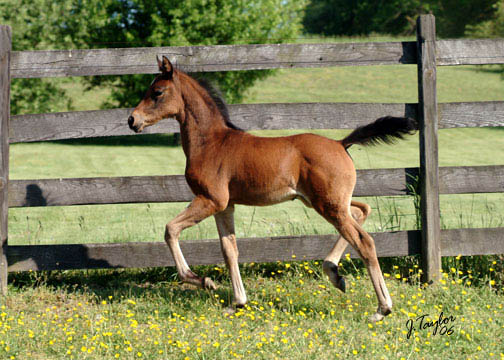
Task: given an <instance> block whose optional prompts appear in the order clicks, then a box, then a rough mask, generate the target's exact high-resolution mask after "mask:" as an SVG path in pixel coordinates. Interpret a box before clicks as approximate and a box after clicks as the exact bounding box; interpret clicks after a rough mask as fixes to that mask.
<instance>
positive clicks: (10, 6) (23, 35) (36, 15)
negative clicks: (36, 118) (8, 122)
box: [0, 0, 71, 114]
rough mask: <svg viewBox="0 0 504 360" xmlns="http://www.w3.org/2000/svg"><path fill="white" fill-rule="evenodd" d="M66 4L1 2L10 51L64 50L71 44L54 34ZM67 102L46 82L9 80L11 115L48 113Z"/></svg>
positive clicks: (0, 21)
mask: <svg viewBox="0 0 504 360" xmlns="http://www.w3.org/2000/svg"><path fill="white" fill-rule="evenodd" d="M69 3H70V2H69V1H59V2H58V3H57V4H56V2H51V1H46V0H2V1H1V2H0V24H2V25H9V26H11V28H12V50H15V51H19V50H42V49H44V50H45V49H55V48H58V47H59V48H65V47H66V46H71V41H68V39H65V38H63V37H62V36H61V33H59V32H58V31H57V29H58V28H59V27H60V22H61V19H62V17H63V15H64V13H65V11H68V6H69ZM62 102H66V103H67V104H68V103H69V102H70V100H69V99H68V97H66V96H65V92H64V91H63V90H61V89H60V88H59V87H58V86H57V85H56V84H55V83H54V81H51V80H48V79H13V80H12V83H11V113H13V114H19V113H34V112H40V113H41V112H50V111H52V110H53V108H54V106H55V105H56V104H58V103H62Z"/></svg>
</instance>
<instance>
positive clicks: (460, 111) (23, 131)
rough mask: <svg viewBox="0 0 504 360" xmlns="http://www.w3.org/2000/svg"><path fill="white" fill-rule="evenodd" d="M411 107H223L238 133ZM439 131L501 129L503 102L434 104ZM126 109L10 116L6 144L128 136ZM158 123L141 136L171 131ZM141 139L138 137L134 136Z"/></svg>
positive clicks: (407, 112)
mask: <svg viewBox="0 0 504 360" xmlns="http://www.w3.org/2000/svg"><path fill="white" fill-rule="evenodd" d="M417 108H418V105H417V104H393V103H389V104H379V103H290V104H289V103H287V104H239V105H229V115H230V117H231V121H232V122H233V123H234V124H236V125H237V126H238V127H240V128H242V129H244V130H279V129H287V128H289V129H355V128H356V127H358V126H361V125H365V124H368V123H369V122H371V121H374V120H376V118H377V117H379V116H383V115H384V114H388V115H392V116H408V117H413V118H416V117H417V112H418V109H417ZM438 109H439V128H440V129H447V128H455V127H496V126H504V101H489V102H463V103H444V104H438ZM131 111H132V109H112V110H93V111H74V112H63V113H50V114H33V115H17V116H13V117H12V122H11V128H10V136H9V141H10V143H18V142H32V141H53V140H63V139H78V138H88V137H102V136H121V135H131V130H130V129H129V128H126V127H125V126H124V123H125V119H127V118H128V116H129V114H131ZM177 132H179V126H178V124H177V122H176V121H161V122H159V123H157V124H156V125H154V126H151V127H149V128H146V129H145V131H144V133H145V134H163V133H177ZM139 136H141V135H139Z"/></svg>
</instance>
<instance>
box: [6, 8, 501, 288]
mask: <svg viewBox="0 0 504 360" xmlns="http://www.w3.org/2000/svg"><path fill="white" fill-rule="evenodd" d="M417 25H418V34H417V41H407V42H383V43H354V44H341V43H340V44H265V45H223V46H188V47H160V48H127V49H92V50H54V51H21V52H17V51H14V52H11V51H10V29H9V28H8V27H6V26H0V124H1V128H0V130H1V131H0V136H1V141H2V144H1V145H0V150H1V154H0V155H1V156H0V159H1V160H2V163H1V164H0V204H1V205H0V245H1V249H2V252H1V253H0V255H1V257H0V290H1V292H3V293H5V292H6V289H7V271H26V270H52V269H84V268H110V267H148V266H172V265H173V261H172V258H171V256H170V255H169V254H168V250H167V248H166V246H165V244H164V243H161V242H159V243H158V242H156V243H121V244H74V245H44V246H42V245H40V246H9V247H7V210H8V207H31V206H66V205H84V204H110V203H115V204H118V203H137V202H177V201H190V200H191V198H192V194H191V192H190V190H189V188H188V186H187V184H186V182H185V179H184V177H183V176H182V175H172V176H135V177H108V178H76V179H35V180H11V181H8V150H9V143H18V142H33V141H50V140H51V141H52V140H61V139H77V138H88V137H101V136H118V135H131V132H130V130H129V129H128V128H127V126H126V121H125V119H126V118H127V116H128V115H129V113H130V111H131V109H112V110H97V111H77V112H65V113H52V114H33V115H21V116H13V117H12V119H11V120H12V121H10V122H9V106H8V104H9V88H10V77H9V70H10V76H11V77H12V78H41V77H61V76H88V75H123V74H148V73H156V72H157V71H158V69H157V66H155V62H154V61H153V59H154V58H155V56H159V55H165V56H168V57H169V58H170V59H171V60H172V61H173V62H174V63H175V64H176V66H177V67H178V68H180V69H182V70H184V71H187V72H205V71H206V72H209V71H235V70H258V69H274V68H296V67H297V68H299V67H301V68H302V67H325V66H362V65H397V64H411V65H413V64H416V65H417V69H418V87H419V102H418V104H395V103H385V104H379V103H373V104H351V103H309V104H239V105H231V106H230V109H229V110H230V116H231V119H232V121H233V123H235V124H236V125H238V126H239V127H241V128H243V129H245V130H256V129H257V130H265V129H336V128H337V129H353V128H355V127H357V126H361V125H364V124H367V123H369V122H370V121H372V120H375V119H376V118H377V117H380V116H384V115H393V116H410V117H414V118H416V119H418V120H419V122H420V125H421V128H422V131H421V134H420V138H421V147H420V154H421V159H422V160H421V166H420V168H408V169H370V170H359V171H358V177H357V179H358V180H357V185H356V189H355V193H354V195H355V196H384V195H412V194H415V195H417V196H418V194H419V192H422V191H423V193H422V196H421V199H422V212H423V217H422V221H423V231H400V232H393V233H390V232H389V233H376V234H373V236H374V238H375V241H376V248H377V251H378V256H381V257H383V256H405V255H415V254H421V255H422V263H423V266H424V269H425V270H424V271H425V273H426V280H427V281H428V280H431V279H433V278H434V277H435V276H436V273H439V271H438V270H439V269H438V268H439V266H440V263H439V261H438V260H439V259H440V256H454V255H459V254H461V255H483V254H499V253H504V228H487V229H454V230H440V229H439V227H440V226H439V213H438V211H439V207H438V205H436V204H438V203H439V195H438V194H463V193H482V192H484V193H492V192H504V166H466V167H441V168H439V167H438V165H437V129H438V128H439V129H447V128H456V127H496V126H504V102H503V101H494V102H464V103H444V104H437V100H436V68H437V66H443V65H474V64H504V39H481V40H440V41H436V40H435V28H434V18H433V17H432V15H426V16H421V17H420V18H419V21H418V24H417ZM9 60H10V62H9ZM9 124H10V125H9ZM9 126H10V129H9ZM178 131H179V129H178V127H177V126H176V123H175V122H170V121H166V122H160V123H159V124H157V125H156V126H153V127H151V128H149V129H147V130H146V133H175V132H178ZM140 136H141V135H140ZM138 189H141V191H137V190H138ZM420 189H423V190H422V191H420ZM335 239H336V236H335V235H309V236H286V237H273V238H250V239H240V241H239V245H238V246H239V249H240V255H241V258H240V261H242V262H249V261H254V262H259V261H276V260H288V259H291V255H293V254H296V256H297V257H298V258H305V259H319V258H323V257H324V256H325V255H326V254H327V252H328V251H329V249H330V248H331V246H332V245H333V244H334V241H335ZM181 246H182V248H183V251H184V253H185V254H186V256H187V260H188V262H189V263H190V264H213V263H218V262H221V261H222V260H221V255H220V246H219V245H218V241H217V240H202V241H187V242H183V243H182V244H181ZM201 254H205V256H204V257H202V255H201ZM351 255H352V256H354V257H355V256H356V254H355V252H353V251H352V252H351ZM436 259H437V260H436ZM7 263H8V264H9V265H8V267H7Z"/></svg>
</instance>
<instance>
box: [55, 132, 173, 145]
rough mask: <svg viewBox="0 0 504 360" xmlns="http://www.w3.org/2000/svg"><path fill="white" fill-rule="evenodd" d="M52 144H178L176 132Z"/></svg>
mask: <svg viewBox="0 0 504 360" xmlns="http://www.w3.org/2000/svg"><path fill="white" fill-rule="evenodd" d="M50 143H53V144H61V145H80V146H86V145H87V146H160V147H166V146H171V147H176V146H179V145H180V144H179V139H178V135H176V134H145V135H127V136H108V137H96V138H81V139H67V140H55V141H50Z"/></svg>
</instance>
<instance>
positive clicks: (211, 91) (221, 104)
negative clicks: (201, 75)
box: [197, 79, 243, 131]
mask: <svg viewBox="0 0 504 360" xmlns="http://www.w3.org/2000/svg"><path fill="white" fill-rule="evenodd" d="M197 81H198V84H200V86H201V87H202V88H203V89H205V90H206V92H207V93H208V95H210V97H211V98H212V100H213V101H214V103H215V105H217V109H219V112H220V113H221V115H222V117H223V118H224V121H225V123H226V126H227V127H229V128H231V129H235V130H240V131H243V130H242V129H240V128H239V127H238V126H236V125H235V124H233V123H232V122H231V120H230V119H229V112H228V108H227V104H226V102H225V101H224V98H223V97H222V94H221V92H220V91H219V90H218V89H217V88H216V87H214V86H213V85H212V84H211V83H210V82H209V81H208V80H206V79H197Z"/></svg>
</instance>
